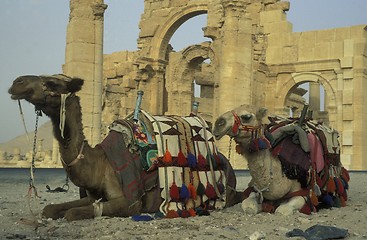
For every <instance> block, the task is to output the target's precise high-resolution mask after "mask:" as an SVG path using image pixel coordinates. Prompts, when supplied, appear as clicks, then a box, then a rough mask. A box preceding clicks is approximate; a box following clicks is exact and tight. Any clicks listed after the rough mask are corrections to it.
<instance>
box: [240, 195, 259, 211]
mask: <svg viewBox="0 0 367 240" xmlns="http://www.w3.org/2000/svg"><path fill="white" fill-rule="evenodd" d="M241 207H242V210H243V211H244V212H245V213H246V214H250V215H255V214H257V213H259V212H261V204H259V203H258V201H257V196H256V193H251V194H250V196H249V197H248V198H246V199H245V200H243V201H242V203H241Z"/></svg>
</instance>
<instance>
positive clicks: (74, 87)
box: [67, 78, 84, 93]
mask: <svg viewBox="0 0 367 240" xmlns="http://www.w3.org/2000/svg"><path fill="white" fill-rule="evenodd" d="M83 83H84V80H83V79H80V78H72V79H71V81H70V82H68V84H67V89H68V91H69V92H71V93H74V92H78V91H80V89H82V86H83Z"/></svg>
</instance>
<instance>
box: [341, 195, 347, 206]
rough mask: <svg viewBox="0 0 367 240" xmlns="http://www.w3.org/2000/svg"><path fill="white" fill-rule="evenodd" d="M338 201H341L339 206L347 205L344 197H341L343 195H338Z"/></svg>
mask: <svg viewBox="0 0 367 240" xmlns="http://www.w3.org/2000/svg"><path fill="white" fill-rule="evenodd" d="M340 203H341V206H342V207H345V206H347V203H346V201H345V199H344V197H343V196H340Z"/></svg>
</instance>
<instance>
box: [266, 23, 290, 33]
mask: <svg viewBox="0 0 367 240" xmlns="http://www.w3.org/2000/svg"><path fill="white" fill-rule="evenodd" d="M292 29H293V25H292V23H290V22H287V21H281V22H270V23H266V24H264V33H265V34H266V33H283V34H284V33H290V32H292Z"/></svg>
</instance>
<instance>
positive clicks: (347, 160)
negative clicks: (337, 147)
mask: <svg viewBox="0 0 367 240" xmlns="http://www.w3.org/2000/svg"><path fill="white" fill-rule="evenodd" d="M340 161H341V162H342V164H343V166H344V167H345V168H347V169H350V167H349V166H350V165H351V164H352V155H351V154H341V155H340Z"/></svg>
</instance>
